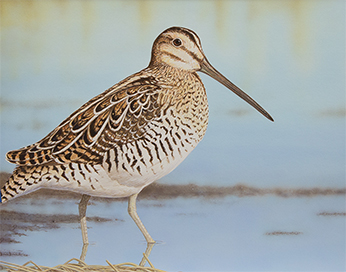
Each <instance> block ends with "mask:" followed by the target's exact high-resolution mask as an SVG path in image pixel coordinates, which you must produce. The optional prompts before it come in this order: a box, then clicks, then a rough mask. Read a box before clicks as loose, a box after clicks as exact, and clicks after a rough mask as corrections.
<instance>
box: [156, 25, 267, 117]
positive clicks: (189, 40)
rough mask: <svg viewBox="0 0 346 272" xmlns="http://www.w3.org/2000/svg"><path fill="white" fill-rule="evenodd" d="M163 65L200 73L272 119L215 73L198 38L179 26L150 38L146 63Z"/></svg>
mask: <svg viewBox="0 0 346 272" xmlns="http://www.w3.org/2000/svg"><path fill="white" fill-rule="evenodd" d="M158 65H165V66H169V67H173V68H177V69H181V70H185V71H186V72H203V73H205V74H207V75H209V76H211V77H212V78H214V79H215V80H217V81H218V82H220V83H221V84H223V85H224V86H226V87H227V88H228V89H230V90H231V91H232V92H234V93H235V94H236V95H238V96H239V97H240V98H242V99H243V100H245V101H246V102H247V103H249V104H250V105H251V106H253V107H254V108H255V109H256V110H258V111H259V112H260V113H261V114H263V115H264V116H265V117H266V118H268V119H269V120H271V121H274V119H273V118H272V117H271V116H270V115H269V113H268V112H266V111H265V110H264V109H263V108H262V107H261V106H260V105H259V104H258V103H257V102H256V101H255V100H253V99H252V98H251V97H250V96H249V95H247V94H246V93H245V92H243V91H242V90H241V89H239V88H238V87H237V86H236V85H234V84H233V83H232V82H230V81H229V80H228V79H227V78H226V77H224V76H223V75H222V74H221V73H220V72H218V71H217V70H216V69H215V68H214V67H213V66H212V65H211V64H210V63H209V61H208V60H207V58H206V56H205V55H204V53H203V50H202V45H201V41H200V39H199V37H198V36H197V34H196V33H195V32H193V31H192V30H190V29H187V28H183V27H171V28H168V29H166V30H165V31H163V32H162V33H161V34H160V35H159V36H158V37H157V38H156V40H155V41H154V44H153V48H152V52H151V61H150V64H149V66H158Z"/></svg>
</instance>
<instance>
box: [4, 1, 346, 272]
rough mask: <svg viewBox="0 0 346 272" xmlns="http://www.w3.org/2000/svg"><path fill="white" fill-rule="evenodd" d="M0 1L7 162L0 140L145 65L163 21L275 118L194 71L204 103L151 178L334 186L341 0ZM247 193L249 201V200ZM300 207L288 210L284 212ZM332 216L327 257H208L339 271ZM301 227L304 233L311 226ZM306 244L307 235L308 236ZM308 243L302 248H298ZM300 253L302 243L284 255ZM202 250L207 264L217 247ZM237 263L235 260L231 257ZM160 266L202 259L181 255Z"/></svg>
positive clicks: (43, 126)
mask: <svg viewBox="0 0 346 272" xmlns="http://www.w3.org/2000/svg"><path fill="white" fill-rule="evenodd" d="M0 7H1V111H0V114H1V134H0V135H1V146H0V148H1V150H0V169H1V171H4V172H11V171H12V170H13V169H14V166H13V165H12V164H10V163H7V162H6V160H5V154H6V152H7V151H9V150H13V149H18V148H20V147H23V146H26V145H29V144H32V143H34V142H36V141H38V140H40V139H41V138H43V137H44V136H46V135H47V134H48V133H49V132H50V131H51V130H52V129H54V128H55V127H56V126H57V125H58V124H59V123H60V122H61V121H62V120H63V119H64V118H66V117H67V116H68V115H69V114H70V113H71V112H72V111H74V110H75V109H77V108H78V107H79V106H81V105H82V104H83V103H84V102H86V101H88V100H89V99H90V98H92V97H94V96H96V95H97V94H99V93H101V92H103V91H104V90H105V89H108V88H109V87H111V86H112V85H113V84H115V83H117V82H118V81H120V80H122V79H123V78H125V77H126V76H129V75H131V74H133V73H135V72H137V71H139V70H141V69H142V68H144V67H146V66H147V65H148V63H149V60H150V52H151V46H152V43H153V41H154V39H155V38H156V37H157V36H158V34H159V33H161V32H162V31H163V30H165V29H166V28H168V27H171V26H184V27H187V28H190V29H192V30H194V31H195V32H196V33H197V34H198V35H199V37H200V39H201V41H202V46H203V49H204V52H205V54H206V56H207V57H208V59H209V61H210V62H211V63H212V64H213V66H214V67H215V68H217V69H218V70H219V71H220V72H221V73H222V74H224V75H225V76H226V77H227V78H228V79H229V80H231V81H232V82H233V83H235V84H236V85H238V86H239V87H240V88H241V89H242V90H244V91H245V92H247V93H248V94H249V95H250V96H252V97H253V98H254V99H255V100H256V101H257V102H259V104H261V105H262V106H263V107H264V108H265V109H266V110H267V111H268V112H269V113H270V114H271V115H272V116H273V118H274V119H275V122H274V123H272V122H270V121H268V120H267V119H265V118H264V117H263V116H261V115H260V114H258V113H257V112H256V111H255V110H254V109H252V108H251V107H250V106H249V105H247V104H246V103H244V102H243V101H242V100H240V99H239V98H238V97H236V96H235V95H234V94H232V93H231V92H229V91H228V90H227V89H226V88H225V87H223V86H222V85H221V84H219V83H218V82H216V81H214V80H213V79H211V78H209V77H208V76H206V75H204V74H202V75H201V78H202V80H203V82H204V84H205V87H206V89H207V93H208V99H209V106H210V120H209V127H208V131H207V134H206V136H205V138H204V139H203V141H202V142H201V143H200V144H199V146H198V147H197V148H196V150H194V151H193V152H192V154H191V155H190V156H189V157H188V158H187V159H186V160H185V161H184V162H183V163H182V164H181V165H180V166H179V167H178V168H177V169H176V170H174V171H173V172H172V173H171V174H169V175H168V176H166V177H164V178H163V179H161V180H160V182H161V183H164V184H165V183H166V184H188V183H195V184H197V185H210V186H231V185H235V184H238V183H242V184H247V185H249V186H255V187H261V188H273V187H284V188H303V187H304V188H314V187H321V188H344V187H345V165H346V161H345V2H344V1H342V0H340V1H336V0H329V1H327V0H325V1H322V0H321V1H309V0H301V1H297V0H289V1H284V0H281V1H273V0H267V1H264V0H258V1H253V0H239V1H236V0H234V1H221V0H219V1H149V0H148V1H110V0H109V1H96V0H95V1H93V0H88V1H77V0H75V1H61V0H60V1H57V0H56V1H53V0H50V1H39V0H33V1H29V0H27V1H16V0H14V1H13V0H11V1H7V0H1V2H0ZM225 201H226V200H225ZM227 201H229V203H233V202H232V201H233V200H230V199H228V200H227ZM227 201H226V202H227ZM256 201H257V200H256ZM256 201H255V202H254V205H255V206H256V205H260V204H259V203H257V204H256ZM261 201H262V202H260V203H262V204H264V203H263V200H261ZM268 201H269V200H268ZM280 201H282V200H281V199H276V198H274V199H270V201H269V202H265V203H266V205H269V203H270V205H269V207H272V205H273V206H278V207H286V205H288V204H287V202H285V203H282V202H280ZM294 201H296V200H294ZM307 202H308V203H307ZM307 202H306V201H303V202H295V203H294V204H292V205H293V206H291V207H294V208H293V210H299V209H300V207H302V206H304V205H305V204H312V203H311V202H309V201H307ZM322 202H323V203H324V202H325V203H326V205H327V206H328V205H329V204H330V203H333V204H330V205H331V207H333V209H334V210H338V211H344V209H345V198H344V196H343V197H338V198H337V200H335V199H325V198H324V200H323V201H322ZM182 203H185V202H182ZM316 203H317V204H316V206H314V207H315V209H316V212H317V211H321V210H323V208H322V206H321V204H320V203H321V202H319V201H317V202H316ZM318 203H319V204H318ZM185 204H186V205H190V203H189V204H187V203H185ZM185 204H181V203H180V204H177V203H175V204H174V205H178V206H179V205H183V206H184V205H185ZM122 205H123V204H122ZM172 205H173V204H172ZM196 205H197V204H196ZM199 205H202V204H201V203H199V204H198V205H197V206H196V207H199ZM203 205H205V204H203ZM230 205H231V204H230ZM314 205H315V204H314ZM226 206H227V205H226ZM8 207H10V206H9V205H8ZM170 207H171V206H170ZM123 208H124V207H123ZM47 209H48V208H47ZM71 209H72V208H71ZM75 209H76V207H73V212H74V210H75ZM124 209H125V210H126V208H124ZM203 209H204V208H203ZM219 209H220V211H222V209H223V208H220V207H219ZM224 209H225V210H224V212H227V213H228V212H229V213H231V211H232V209H231V208H229V207H228V208H224ZM263 209H264V210H265V209H266V208H263ZM196 211H197V212H198V209H197V208H196ZM97 212H98V211H97V209H96V208H95V213H97ZM123 212H124V217H126V214H125V212H126V211H123ZM192 213H193V212H192ZM110 214H111V213H110ZM222 214H224V213H222ZM279 214H280V213H279ZM113 215H114V214H113ZM220 216H221V217H222V215H220ZM269 216H270V214H268V217H267V218H269ZM218 218H219V219H220V217H218ZM304 218H305V217H304V216H303V215H302V216H301V218H299V219H298V218H296V219H293V221H294V220H296V221H297V222H298V221H300V222H301V221H304ZM126 219H127V217H126ZM215 220H218V219H217V218H215V219H213V222H215ZM263 220H264V219H263ZM314 220H315V219H314ZM314 220H312V221H311V224H312V226H314V224H315V221H314ZM338 220H339V221H338V223H337V226H338V231H335V230H334V231H333V235H335V236H334V238H333V239H331V238H330V237H329V236H328V237H327V236H326V237H325V239H322V240H321V241H320V242H321V244H320V245H321V247H323V246H325V245H326V244H328V242H326V241H329V242H330V241H333V242H330V247H328V246H326V247H325V248H326V251H328V252H329V254H330V255H328V256H329V257H328V258H329V260H330V258H332V260H331V261H330V262H327V261H326V260H325V259H323V261H322V260H321V258H319V257H317V256H319V254H321V256H325V254H326V252H322V253H318V254H316V256H315V257H314V258H312V259H307V260H305V261H303V260H300V259H299V261H293V263H295V264H296V265H297V266H296V267H295V266H294V265H293V264H292V263H291V259H289V258H291V257H289V258H288V259H287V262H282V263H280V262H279V263H278V264H277V266H276V265H275V264H274V263H275V262H273V263H272V264H271V265H269V266H268V263H270V261H267V262H265V261H263V262H261V261H259V260H260V258H258V259H256V260H257V262H254V263H252V264H253V266H251V265H250V264H251V261H248V262H247V261H246V260H244V258H246V259H247V258H248V256H247V255H246V254H245V251H246V250H244V255H243V257H242V258H243V259H242V258H240V259H239V258H238V259H237V258H235V260H234V265H235V267H233V268H226V267H225V266H222V265H220V268H219V270H224V271H226V270H227V271H228V269H230V270H232V269H233V270H236V269H238V270H239V271H240V270H246V269H248V271H254V270H267V271H269V270H271V269H273V270H275V269H276V270H281V268H283V267H284V269H283V270H290V269H291V270H292V269H293V270H294V269H298V268H299V270H304V269H306V270H314V269H317V268H319V270H320V269H322V270H323V269H325V271H331V270H335V271H339V269H340V271H341V270H343V268H345V267H344V265H345V258H344V257H340V256H345V255H344V253H345V228H344V227H345V218H344V217H343V218H341V219H338ZM127 221H129V220H127ZM143 221H145V218H143ZM213 222H210V223H211V224H210V223H209V225H207V224H206V223H205V222H204V223H200V222H199V223H198V224H204V225H205V227H206V231H207V230H208V228H209V229H210V228H211V227H212V225H213ZM220 222H222V219H220ZM244 222H245V223H244V224H245V225H247V224H248V223H246V222H248V221H246V220H245V221H244ZM235 223H236V222H235ZM129 224H132V222H130V223H129ZM162 224H163V225H164V223H162ZM186 224H188V223H186ZM254 224H255V225H256V224H257V223H254ZM264 224H265V223H264ZM131 226H132V225H131ZM95 228H96V227H94V229H95ZM147 228H148V229H150V227H149V226H147ZM186 228H193V226H187V227H186ZM239 228H240V226H239ZM293 229H294V228H293ZM321 229H323V228H322V227H321ZM95 231H96V230H95ZM131 231H136V230H135V229H132V230H131ZM172 231H176V230H175V229H174V228H173V229H172ZM264 232H265V231H264ZM262 234H263V233H262ZM138 235H140V234H138ZM177 235H178V233H177ZM76 236H77V235H76ZM152 236H155V235H154V234H152ZM162 236H164V235H162ZM310 238H311V239H312V240H311V241H316V237H314V238H313V237H310ZM40 239H42V238H40ZM78 239H80V237H77V238H76V240H77V241H78ZM162 239H163V237H162ZM174 239H177V238H176V237H175V238H174ZM174 239H173V240H174ZM188 239H189V237H187V238H186V239H185V240H184V241H185V242H186V243H187V242H188ZM220 239H221V238H220ZM254 240H256V239H254ZM36 241H37V240H36ZM197 241H198V240H197ZM185 242H184V247H185V248H188V247H186V245H185ZM334 242H335V243H334ZM114 243H116V239H115V242H114ZM196 243H197V242H196ZM294 243H295V242H293V244H294ZM308 244H309V246H312V248H316V244H314V243H308ZM196 245H197V246H198V244H195V247H196V248H197V246H196ZM112 246H114V244H113V245H112ZM228 246H229V248H228V249H227V250H225V249H224V248H223V247H221V248H220V252H218V251H217V250H216V249H215V250H216V251H215V252H217V253H215V256H221V255H222V253H221V252H223V253H224V252H228V251H232V254H236V253H235V252H233V251H236V249H235V248H234V247H233V246H232V242H230V244H229V245H228ZM309 246H308V247H307V248H306V250H307V251H310V250H311V248H310V247H309ZM198 247H199V246H198ZM201 248H203V246H202V247H201ZM250 248H252V247H250ZM256 248H257V250H258V249H259V248H262V246H257V247H256ZM263 248H265V247H263ZM263 248H262V249H263ZM154 250H155V249H154ZM249 250H250V249H249ZM251 250H254V248H252V249H251ZM251 250H250V251H249V252H251V255H252V256H255V255H256V254H255V253H253V252H252V251H251ZM333 250H334V251H333ZM114 251H115V252H116V249H115V250H114ZM264 251H265V250H264ZM293 251H295V250H293ZM293 251H292V252H293ZM183 252H184V251H183ZM273 252H277V251H276V250H274V251H273ZM273 252H272V253H273ZM296 253H297V252H296ZM220 254H221V255H220ZM292 254H293V253H292ZM300 254H304V251H303V252H300V251H299V253H297V255H295V256H299V255H300ZM173 255H174V253H173ZM269 255H270V254H269ZM269 255H268V256H269ZM284 255H288V256H291V255H290V254H283V256H284ZM332 255H333V256H334V257H331V256H332ZM154 258H155V257H154ZM210 258H211V259H209V261H210V263H214V264H215V263H217V262H220V263H222V260H223V261H224V263H226V261H227V260H228V259H227V258H228V257H225V258H222V260H220V259H218V257H215V258H216V259H213V258H212V257H210ZM268 258H269V257H268ZM283 258H284V257H283ZM158 259H159V258H158ZM192 259H193V257H192V255H191V260H192ZM278 259H280V258H278ZM66 260H67V259H66ZM239 260H243V261H242V262H240V261H239ZM237 261H239V262H240V263H239V266H237V265H236V263H237ZM326 262H327V263H326ZM244 263H248V265H246V266H242V265H244ZM165 264H167V261H166V262H165ZM322 264H325V267H324V266H323V265H322ZM292 265H293V266H292ZM244 267H245V268H244ZM246 267H247V268H246ZM162 269H164V267H163V268H162ZM171 269H172V270H175V269H185V271H186V270H194V269H196V270H200V269H202V268H201V267H199V268H198V266H191V263H190V266H188V265H187V264H184V263H183V264H181V266H177V267H174V266H173V267H171ZM209 269H210V271H211V270H212V269H211V268H209ZM206 270H208V269H206Z"/></svg>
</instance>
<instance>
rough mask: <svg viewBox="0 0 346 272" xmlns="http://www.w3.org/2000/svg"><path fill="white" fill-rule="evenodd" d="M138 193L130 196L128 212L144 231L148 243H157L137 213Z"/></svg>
mask: <svg viewBox="0 0 346 272" xmlns="http://www.w3.org/2000/svg"><path fill="white" fill-rule="evenodd" d="M137 196H138V194H134V195H132V196H130V197H129V206H128V212H129V215H130V216H131V218H132V219H133V221H135V223H136V224H137V226H138V228H139V229H140V231H141V232H142V233H143V235H144V238H145V240H147V243H148V244H155V241H154V239H153V238H151V236H150V234H149V232H148V231H147V230H146V228H145V227H144V225H143V223H142V221H141V219H139V216H138V214H137V208H136V200H137Z"/></svg>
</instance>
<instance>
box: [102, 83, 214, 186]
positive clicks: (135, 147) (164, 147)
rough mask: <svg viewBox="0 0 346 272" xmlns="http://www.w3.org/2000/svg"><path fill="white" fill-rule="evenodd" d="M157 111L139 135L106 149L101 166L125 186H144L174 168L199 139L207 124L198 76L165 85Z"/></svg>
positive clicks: (206, 104)
mask: <svg viewBox="0 0 346 272" xmlns="http://www.w3.org/2000/svg"><path fill="white" fill-rule="evenodd" d="M158 102H159V105H160V115H159V116H158V117H157V118H155V119H154V120H151V121H150V122H148V123H147V124H146V125H145V126H144V127H142V129H143V131H144V132H143V133H142V137H140V138H139V139H136V140H134V141H128V142H125V143H122V144H121V145H119V146H117V147H116V148H114V149H112V150H110V151H108V152H107V154H106V156H105V160H104V167H106V168H107V169H108V171H109V173H110V176H111V178H112V179H116V180H117V181H118V182H119V183H120V184H123V185H127V186H136V187H137V186H146V185H148V184H150V183H152V182H154V181H156V180H157V179H159V178H161V177H163V176H165V175H166V174H168V173H169V172H171V171H172V170H173V169H174V168H176V167H177V166H178V165H179V164H180V163H181V162H182V161H183V160H184V159H185V158H186V157H187V156H188V154H190V153H191V151H192V150H193V149H194V148H195V147H196V146H197V144H198V143H199V142H200V141H201V140H202V138H203V136H204V134H205V132H206V129H207V125H208V101H207V97H206V93H205V89H204V86H203V84H202V82H201V81H200V80H199V78H196V79H195V80H193V81H189V82H182V84H181V85H179V86H173V87H172V88H166V89H164V90H163V91H162V92H161V93H160V95H159V96H158Z"/></svg>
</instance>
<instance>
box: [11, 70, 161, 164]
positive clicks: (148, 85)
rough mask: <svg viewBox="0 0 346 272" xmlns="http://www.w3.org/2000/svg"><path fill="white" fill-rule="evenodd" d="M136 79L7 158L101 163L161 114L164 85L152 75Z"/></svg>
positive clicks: (93, 101)
mask: <svg viewBox="0 0 346 272" xmlns="http://www.w3.org/2000/svg"><path fill="white" fill-rule="evenodd" d="M133 78H134V79H135V80H132V81H127V82H126V79H125V80H124V81H122V82H120V83H119V84H116V85H114V86H113V87H112V88H110V89H108V90H107V91H105V92H104V93H102V94H100V95H98V96H96V97H94V98H93V99H91V100H90V101H89V102H87V103H85V104H84V105H83V106H81V107H80V108H79V109H78V110H77V111H75V112H74V113H72V114H71V115H70V116H69V117H68V118H67V119H65V120H64V121H63V122H62V123H61V124H60V125H59V126H58V127H57V128H56V129H54V130H53V131H52V132H51V133H49V134H48V135H47V136H46V137H45V138H43V139H42V140H41V141H39V142H37V143H35V144H32V145H29V146H27V147H24V148H21V149H18V150H14V151H10V152H8V153H7V154H6V158H7V160H8V161H9V162H11V163H15V164H18V165H27V166H33V165H40V164H44V163H50V162H60V163H69V162H76V163H90V164H100V163H102V159H103V155H104V154H105V152H107V151H108V150H110V149H112V148H114V147H115V146H116V145H120V144H123V143H126V142H130V141H134V140H136V139H138V138H140V137H142V136H143V135H144V133H145V124H147V123H148V122H150V121H151V120H152V119H153V118H156V117H158V116H159V115H160V114H161V113H160V110H159V103H158V100H159V90H160V87H159V86H158V85H157V81H156V80H155V79H154V78H153V77H152V76H140V75H137V76H136V75H134V76H133ZM128 79H131V78H130V77H129V78H128Z"/></svg>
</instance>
